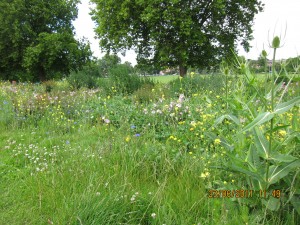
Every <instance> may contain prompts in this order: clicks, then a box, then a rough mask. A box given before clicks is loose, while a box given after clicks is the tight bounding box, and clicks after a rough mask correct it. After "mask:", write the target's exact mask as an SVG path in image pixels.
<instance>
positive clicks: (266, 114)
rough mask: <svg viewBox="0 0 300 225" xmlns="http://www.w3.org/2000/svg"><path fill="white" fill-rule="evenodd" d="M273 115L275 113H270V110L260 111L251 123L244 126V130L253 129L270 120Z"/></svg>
mask: <svg viewBox="0 0 300 225" xmlns="http://www.w3.org/2000/svg"><path fill="white" fill-rule="evenodd" d="M273 117H274V114H273V113H270V112H263V113H260V114H259V115H258V116H257V117H256V118H255V119H254V120H253V121H252V122H251V123H249V124H248V125H247V126H245V127H244V129H243V130H242V132H244V131H248V130H251V129H252V128H254V127H255V126H259V125H261V124H263V123H265V122H267V121H269V120H270V119H272V118H273Z"/></svg>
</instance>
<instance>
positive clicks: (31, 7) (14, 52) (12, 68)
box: [0, 0, 91, 81]
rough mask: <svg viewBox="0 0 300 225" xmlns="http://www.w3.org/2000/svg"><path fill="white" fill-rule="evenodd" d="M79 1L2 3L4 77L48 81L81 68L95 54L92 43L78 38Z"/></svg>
mask: <svg viewBox="0 0 300 225" xmlns="http://www.w3.org/2000/svg"><path fill="white" fill-rule="evenodd" d="M78 2H79V1H77V0H71V1H66V0H59V1H56V0H55V1H54V0H51V1H38V0H28V1H21V0H16V1H8V0H5V1H1V3H0V21H1V22H0V74H1V78H2V79H10V80H21V81H22V80H23V81H24V80H29V81H44V80H47V79H52V78H61V77H63V76H64V75H67V74H69V73H70V71H71V70H77V69H79V68H81V67H82V66H83V65H84V64H85V63H86V62H87V61H88V60H89V57H90V56H91V51H90V47H89V44H88V43H86V42H85V41H84V40H82V41H77V40H76V39H75V38H74V33H73V30H74V27H73V25H72V20H74V19H75V18H76V17H77V8H76V5H77V3H78ZM24 70H25V71H26V73H24ZM19 71H23V72H22V74H20V75H19V76H18V73H19Z"/></svg>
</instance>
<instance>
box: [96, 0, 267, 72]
mask: <svg viewBox="0 0 300 225" xmlns="http://www.w3.org/2000/svg"><path fill="white" fill-rule="evenodd" d="M92 2H93V3H95V4H96V8H95V9H94V10H93V11H92V15H93V20H94V21H95V22H96V23H97V28H96V33H97V35H98V37H99V39H100V45H101V47H102V49H103V50H106V51H108V52H109V51H114V52H116V51H122V50H125V49H128V48H135V50H136V52H137V54H138V57H137V59H138V62H140V61H144V60H145V59H147V60H148V61H150V63H151V62H152V63H155V64H157V65H159V66H167V67H175V66H179V71H180V75H181V76H184V75H186V72H187V68H188V66H192V67H193V66H197V67H200V68H204V67H211V66H213V65H216V62H217V61H218V59H221V58H222V57H227V58H228V60H230V58H232V49H235V46H236V45H235V41H236V40H241V44H242V45H243V46H244V47H245V49H248V48H249V43H248V42H249V40H251V33H252V21H253V19H254V16H255V14H256V13H258V12H259V11H261V10H262V6H263V4H262V3H261V2H260V1H257V0H251V1H230V2H228V1H225V0H221V1H204V0H202V1H197V2H191V1H185V0H179V1H178V0H172V1H165V2H161V1H145V0H135V1H125V2H124V1H121V0H118V1H115V0H93V1H92ZM216 31H217V32H216Z"/></svg>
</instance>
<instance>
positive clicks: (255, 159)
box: [246, 145, 262, 171]
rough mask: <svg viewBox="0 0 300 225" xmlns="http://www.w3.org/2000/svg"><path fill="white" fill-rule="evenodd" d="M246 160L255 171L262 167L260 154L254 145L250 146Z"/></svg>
mask: <svg viewBox="0 0 300 225" xmlns="http://www.w3.org/2000/svg"><path fill="white" fill-rule="evenodd" d="M246 161H247V162H248V164H249V166H251V167H252V169H253V170H254V171H258V170H260V169H261V164H262V163H261V161H260V159H259V155H258V154H257V152H256V149H255V147H254V146H253V145H251V146H250V148H249V150H248V154H247V158H246Z"/></svg>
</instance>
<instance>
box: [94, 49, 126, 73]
mask: <svg viewBox="0 0 300 225" xmlns="http://www.w3.org/2000/svg"><path fill="white" fill-rule="evenodd" d="M120 63H121V58H120V57H119V56H117V55H116V54H113V55H110V54H106V55H105V56H103V57H102V59H100V60H99V61H98V66H99V73H100V75H101V76H104V77H107V76H108V72H109V70H110V69H111V68H113V67H115V66H116V65H118V64H120Z"/></svg>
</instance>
